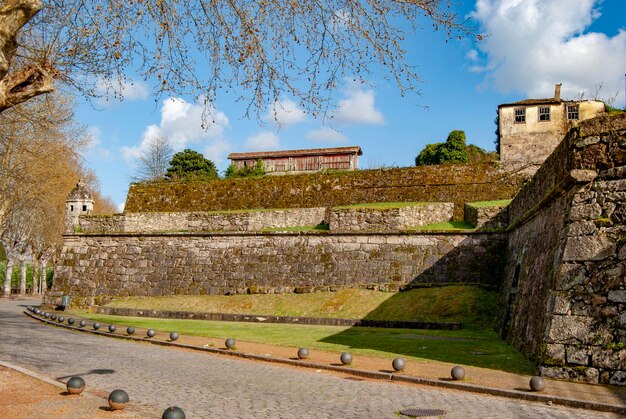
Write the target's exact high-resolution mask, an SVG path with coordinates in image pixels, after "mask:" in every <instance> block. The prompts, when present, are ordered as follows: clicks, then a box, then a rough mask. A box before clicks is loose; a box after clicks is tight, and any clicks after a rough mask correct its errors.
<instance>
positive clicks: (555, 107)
mask: <svg viewBox="0 0 626 419" xmlns="http://www.w3.org/2000/svg"><path fill="white" fill-rule="evenodd" d="M603 112H604V103H602V102H601V101H598V100H579V101H571V100H563V99H561V84H560V83H559V84H557V85H555V88H554V97H551V98H547V99H524V100H521V101H519V102H514V103H505V104H502V105H500V106H498V130H499V136H500V161H502V162H505V163H508V164H512V165H515V166H524V165H531V166H533V165H536V166H538V165H540V164H542V163H543V162H544V160H545V159H546V158H547V157H548V156H549V155H550V153H552V151H553V150H554V149H555V148H556V146H557V145H558V144H559V143H560V142H561V140H562V139H563V137H564V136H565V134H566V133H567V131H569V129H570V128H572V127H574V126H576V125H577V124H578V123H579V122H580V121H583V120H585V119H590V118H594V117H596V116H597V115H598V114H600V113H603Z"/></svg>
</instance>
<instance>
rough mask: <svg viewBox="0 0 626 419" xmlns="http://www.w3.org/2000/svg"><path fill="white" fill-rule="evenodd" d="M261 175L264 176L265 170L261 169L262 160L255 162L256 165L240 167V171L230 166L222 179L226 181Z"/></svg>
mask: <svg viewBox="0 0 626 419" xmlns="http://www.w3.org/2000/svg"><path fill="white" fill-rule="evenodd" d="M263 175H265V169H264V168H263V160H261V159H258V160H257V161H256V165H254V166H246V167H242V168H241V169H237V168H236V167H235V166H234V165H232V164H231V165H230V166H228V168H227V169H226V171H225V172H224V177H225V178H226V179H233V178H238V177H260V176H263Z"/></svg>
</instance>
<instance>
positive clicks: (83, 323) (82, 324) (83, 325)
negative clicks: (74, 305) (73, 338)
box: [78, 320, 87, 327]
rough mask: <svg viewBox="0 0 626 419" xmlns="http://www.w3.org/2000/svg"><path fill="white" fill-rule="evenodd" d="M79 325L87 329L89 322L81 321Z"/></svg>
mask: <svg viewBox="0 0 626 419" xmlns="http://www.w3.org/2000/svg"><path fill="white" fill-rule="evenodd" d="M78 325H79V326H80V327H85V326H87V321H86V320H81V321H80V322H78Z"/></svg>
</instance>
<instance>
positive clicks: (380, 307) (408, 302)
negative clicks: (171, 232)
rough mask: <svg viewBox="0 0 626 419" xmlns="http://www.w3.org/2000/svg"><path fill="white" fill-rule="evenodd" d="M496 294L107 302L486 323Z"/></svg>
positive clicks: (420, 291) (437, 291) (438, 291)
mask: <svg viewBox="0 0 626 419" xmlns="http://www.w3.org/2000/svg"><path fill="white" fill-rule="evenodd" d="M496 304H497V295H496V293H495V292H493V291H487V290H484V289H481V288H478V287H471V286H448V287H436V288H416V289H412V290H409V291H403V292H399V293H391V292H379V291H371V290H364V289H346V290H341V291H337V292H319V293H309V294H253V295H233V296H227V295H213V296H193V295H178V296H170V297H124V298H116V299H115V300H113V301H112V302H111V303H109V304H108V305H107V306H108V307H125V308H138V309H153V310H169V311H196V312H213V313H235V314H257V315H276V316H297V317H326V318H349V319H362V318H366V319H376V320H408V321H433V322H450V321H454V322H457V321H458V322H462V323H464V324H465V325H466V326H470V325H476V326H480V327H489V325H490V324H491V316H492V313H494V312H495V308H496Z"/></svg>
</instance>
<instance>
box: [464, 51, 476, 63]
mask: <svg viewBox="0 0 626 419" xmlns="http://www.w3.org/2000/svg"><path fill="white" fill-rule="evenodd" d="M465 58H466V59H468V60H470V61H477V60H478V51H476V50H475V49H471V50H469V51H467V54H465Z"/></svg>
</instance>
